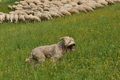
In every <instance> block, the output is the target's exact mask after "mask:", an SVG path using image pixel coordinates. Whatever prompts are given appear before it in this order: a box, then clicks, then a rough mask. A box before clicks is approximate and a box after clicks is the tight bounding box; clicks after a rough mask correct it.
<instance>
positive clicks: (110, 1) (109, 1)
mask: <svg viewBox="0 0 120 80" xmlns="http://www.w3.org/2000/svg"><path fill="white" fill-rule="evenodd" d="M105 1H107V2H108V4H114V3H115V2H114V0H105Z"/></svg>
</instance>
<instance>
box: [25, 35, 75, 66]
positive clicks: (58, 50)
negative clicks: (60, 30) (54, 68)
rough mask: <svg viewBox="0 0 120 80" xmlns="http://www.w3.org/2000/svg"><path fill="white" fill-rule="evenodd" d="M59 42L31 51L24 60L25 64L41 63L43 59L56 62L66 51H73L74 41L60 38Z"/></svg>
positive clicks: (67, 37)
mask: <svg viewBox="0 0 120 80" xmlns="http://www.w3.org/2000/svg"><path fill="white" fill-rule="evenodd" d="M60 40H62V41H60V42H58V43H57V44H52V45H46V46H39V47H36V48H34V49H33V50H32V52H31V55H30V57H29V58H27V59H26V60H25V62H27V63H31V62H35V63H39V64H41V63H43V62H44V61H45V59H47V58H48V59H51V60H52V62H56V61H57V60H59V59H60V58H61V57H62V56H64V55H65V54H66V53H67V50H71V51H74V50H75V49H74V48H73V46H75V42H74V39H73V38H72V37H69V36H65V37H62V38H60Z"/></svg>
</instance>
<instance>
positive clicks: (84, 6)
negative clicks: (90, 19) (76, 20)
mask: <svg viewBox="0 0 120 80" xmlns="http://www.w3.org/2000/svg"><path fill="white" fill-rule="evenodd" d="M80 6H81V7H83V8H84V9H85V10H87V11H94V10H93V9H92V8H91V7H90V6H87V5H85V4H81V5H80Z"/></svg>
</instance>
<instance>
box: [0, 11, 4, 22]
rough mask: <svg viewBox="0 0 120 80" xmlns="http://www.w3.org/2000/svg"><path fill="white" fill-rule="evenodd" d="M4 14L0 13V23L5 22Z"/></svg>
mask: <svg viewBox="0 0 120 80" xmlns="http://www.w3.org/2000/svg"><path fill="white" fill-rule="evenodd" d="M4 15H5V14H4V13H0V23H3V21H4V20H5V16H4Z"/></svg>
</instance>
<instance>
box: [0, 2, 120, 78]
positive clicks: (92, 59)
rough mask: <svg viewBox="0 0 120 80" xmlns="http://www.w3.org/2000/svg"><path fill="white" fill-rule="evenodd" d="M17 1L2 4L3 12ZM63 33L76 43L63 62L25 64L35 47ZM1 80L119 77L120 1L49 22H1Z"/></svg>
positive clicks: (50, 42) (54, 41)
mask: <svg viewBox="0 0 120 80" xmlns="http://www.w3.org/2000/svg"><path fill="white" fill-rule="evenodd" d="M14 1H15V0H11V2H9V1H8V0H5V1H3V2H2V3H0V11H3V12H9V11H10V10H8V9H7V8H6V7H7V5H9V4H13V2H14ZM1 7H2V8H1ZM3 8H4V9H3ZM64 36H70V37H73V38H74V39H75V42H76V46H75V51H68V52H67V54H66V56H65V58H64V59H63V61H62V62H61V61H60V62H57V63H56V66H53V65H51V63H50V61H49V60H47V61H46V62H45V63H43V64H42V65H41V66H40V67H34V66H33V64H27V63H25V59H26V58H28V57H29V55H30V52H31V50H32V49H33V48H35V47H37V46H41V45H50V44H54V43H57V42H59V41H60V37H64ZM0 80H120V3H115V4H114V5H109V6H106V7H104V8H99V9H96V10H95V11H94V12H88V13H79V14H73V15H71V16H65V17H62V18H54V19H52V20H49V21H42V22H34V23H33V22H19V23H17V24H15V23H8V22H4V23H3V24H0Z"/></svg>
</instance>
